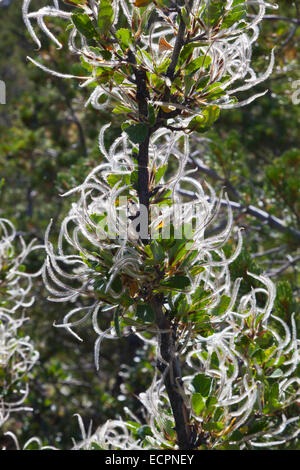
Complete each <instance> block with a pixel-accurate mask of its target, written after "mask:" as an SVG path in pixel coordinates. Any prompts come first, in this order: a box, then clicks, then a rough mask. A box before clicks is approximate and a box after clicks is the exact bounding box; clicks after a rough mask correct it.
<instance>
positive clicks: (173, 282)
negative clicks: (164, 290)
mask: <svg viewBox="0 0 300 470" xmlns="http://www.w3.org/2000/svg"><path fill="white" fill-rule="evenodd" d="M160 284H161V286H164V287H168V288H170V289H174V290H185V289H186V288H187V287H189V286H190V285H191V281H190V280H189V278H188V277H187V276H182V275H176V276H173V277H170V278H169V279H166V280H165V281H162V282H161V283H160Z"/></svg>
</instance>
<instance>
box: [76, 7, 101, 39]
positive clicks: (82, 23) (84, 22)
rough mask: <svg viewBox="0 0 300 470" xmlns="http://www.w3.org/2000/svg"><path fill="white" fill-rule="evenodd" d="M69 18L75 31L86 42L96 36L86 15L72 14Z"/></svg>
mask: <svg viewBox="0 0 300 470" xmlns="http://www.w3.org/2000/svg"><path fill="white" fill-rule="evenodd" d="M71 18H72V22H73V24H74V25H75V26H76V29H77V30H78V31H79V32H80V33H81V34H82V35H83V36H85V37H86V38H87V39H88V40H90V39H93V37H94V36H96V34H97V32H96V30H95V28H94V26H93V23H92V22H91V20H90V18H89V16H88V15H87V14H86V13H78V12H74V13H72V16H71Z"/></svg>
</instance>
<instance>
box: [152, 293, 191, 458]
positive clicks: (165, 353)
mask: <svg viewBox="0 0 300 470" xmlns="http://www.w3.org/2000/svg"><path fill="white" fill-rule="evenodd" d="M151 305H152V307H153V310H154V312H155V320H156V324H157V326H158V328H159V330H160V331H159V335H160V354H161V357H162V359H163V361H164V362H159V364H158V365H157V367H158V369H159V370H160V372H161V373H162V374H163V376H164V385H165V387H166V392H167V394H168V397H169V400H170V404H171V408H172V412H173V416H174V420H175V429H176V434H177V443H178V446H179V449H180V450H192V449H193V448H194V446H193V442H192V427H191V425H190V424H189V418H190V412H189V410H188V408H187V406H186V405H185V402H184V399H183V381H182V374H181V368H180V363H179V359H178V357H177V356H176V353H175V352H176V347H175V346H176V335H175V332H174V329H172V325H171V323H170V320H169V319H168V318H167V317H166V315H165V314H164V312H163V310H162V304H161V302H160V300H159V299H158V298H157V297H156V298H154V299H153V301H152V303H151ZM180 389H181V390H180Z"/></svg>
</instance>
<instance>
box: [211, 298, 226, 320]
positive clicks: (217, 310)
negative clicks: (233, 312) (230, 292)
mask: <svg viewBox="0 0 300 470" xmlns="http://www.w3.org/2000/svg"><path fill="white" fill-rule="evenodd" d="M230 300H231V299H230V297H228V296H227V295H222V297H221V300H220V303H219V305H218V306H217V307H215V308H214V309H213V310H212V312H211V313H212V315H215V316H217V315H223V313H225V312H226V309H227V308H228V306H229V304H230Z"/></svg>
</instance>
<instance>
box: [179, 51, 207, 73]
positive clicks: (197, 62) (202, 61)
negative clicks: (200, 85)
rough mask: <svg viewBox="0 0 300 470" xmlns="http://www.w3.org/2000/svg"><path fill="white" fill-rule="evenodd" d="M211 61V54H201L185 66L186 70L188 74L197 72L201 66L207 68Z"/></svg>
mask: <svg viewBox="0 0 300 470" xmlns="http://www.w3.org/2000/svg"><path fill="white" fill-rule="evenodd" d="M210 63H211V58H210V57H209V56H207V55H206V56H205V55H203V56H201V57H197V58H196V59H194V60H192V62H190V63H189V64H188V65H187V66H186V68H185V72H186V73H187V74H191V73H195V72H196V71H197V70H199V69H200V68H206V67H208V66H209V65H210Z"/></svg>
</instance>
